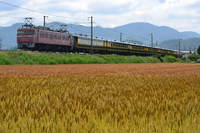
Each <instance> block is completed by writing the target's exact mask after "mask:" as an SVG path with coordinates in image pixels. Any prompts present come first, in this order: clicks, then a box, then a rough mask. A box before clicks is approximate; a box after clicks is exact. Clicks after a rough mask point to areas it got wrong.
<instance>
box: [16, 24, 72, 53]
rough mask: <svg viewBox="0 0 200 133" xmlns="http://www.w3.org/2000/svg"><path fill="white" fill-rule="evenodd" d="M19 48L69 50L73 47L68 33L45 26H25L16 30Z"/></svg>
mask: <svg viewBox="0 0 200 133" xmlns="http://www.w3.org/2000/svg"><path fill="white" fill-rule="evenodd" d="M17 43H18V48H19V49H28V50H39V51H40V50H41V51H45V50H48V51H49V50H50V51H65V52H66V51H70V50H71V49H72V48H73V45H74V42H73V37H72V35H71V34H69V33H64V32H61V31H54V30H50V29H49V28H47V27H34V26H26V27H22V28H20V29H18V30H17Z"/></svg>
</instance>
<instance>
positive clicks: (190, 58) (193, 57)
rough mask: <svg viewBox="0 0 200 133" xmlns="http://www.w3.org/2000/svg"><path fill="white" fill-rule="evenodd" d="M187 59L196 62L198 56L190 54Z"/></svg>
mask: <svg viewBox="0 0 200 133" xmlns="http://www.w3.org/2000/svg"><path fill="white" fill-rule="evenodd" d="M188 59H189V60H191V61H197V60H198V59H200V55H197V54H191V55H190V56H188Z"/></svg>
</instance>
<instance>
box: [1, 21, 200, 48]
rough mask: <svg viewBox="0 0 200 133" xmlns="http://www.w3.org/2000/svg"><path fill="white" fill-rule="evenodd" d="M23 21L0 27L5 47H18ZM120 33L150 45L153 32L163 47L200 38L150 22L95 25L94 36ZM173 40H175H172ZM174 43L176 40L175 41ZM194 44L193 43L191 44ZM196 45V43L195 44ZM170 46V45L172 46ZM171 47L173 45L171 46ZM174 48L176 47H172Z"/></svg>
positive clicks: (75, 28)
mask: <svg viewBox="0 0 200 133" xmlns="http://www.w3.org/2000/svg"><path fill="white" fill-rule="evenodd" d="M60 24H64V23H61V22H53V23H49V24H47V26H48V27H50V28H52V29H58V28H59V26H60ZM21 26H22V24H21V23H17V24H14V25H12V26H10V27H0V38H1V39H2V40H3V42H2V43H3V48H4V49H13V48H16V46H17V44H16V31H17V29H18V28H19V27H21ZM67 28H68V30H69V32H70V33H77V34H84V35H90V27H87V26H82V25H73V24H68V25H67ZM120 33H122V35H123V40H124V41H125V40H137V41H141V42H143V43H144V44H146V45H150V42H151V41H150V34H151V33H153V36H154V42H156V41H158V42H160V43H161V42H163V43H161V44H162V45H160V46H163V47H166V45H167V44H168V45H170V46H171V45H173V44H171V43H169V42H171V41H167V43H166V42H165V41H166V40H172V39H180V38H181V39H189V38H198V37H199V38H200V35H199V34H198V33H195V32H178V31H177V30H175V29H173V28H170V27H166V26H156V25H152V24H149V23H131V24H127V25H123V26H118V27H115V28H103V27H100V26H97V27H94V36H95V37H100V38H104V39H108V40H119V39H120ZM172 42H173V41H172ZM173 43H174V42H173ZM165 44H166V45H165ZM191 45H193V43H192V44H191ZM195 45H196V44H195ZM170 46H169V47H170ZM170 48H171V47H170ZM172 48H174V47H172Z"/></svg>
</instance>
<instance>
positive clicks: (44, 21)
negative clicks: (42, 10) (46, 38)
mask: <svg viewBox="0 0 200 133" xmlns="http://www.w3.org/2000/svg"><path fill="white" fill-rule="evenodd" d="M43 17H44V24H43V26H44V27H46V18H48V16H43Z"/></svg>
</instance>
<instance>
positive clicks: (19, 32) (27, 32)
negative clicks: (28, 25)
mask: <svg viewBox="0 0 200 133" xmlns="http://www.w3.org/2000/svg"><path fill="white" fill-rule="evenodd" d="M17 33H18V34H34V30H18V31H17Z"/></svg>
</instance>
